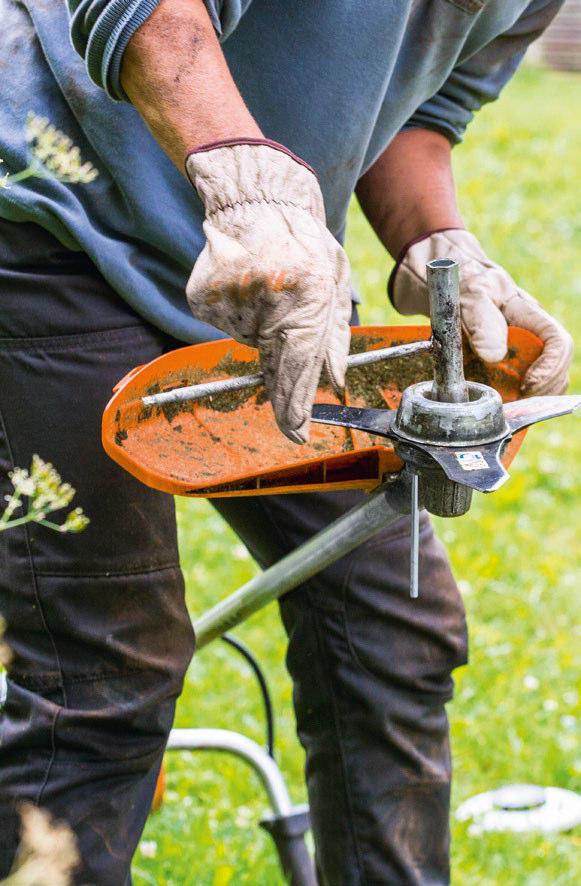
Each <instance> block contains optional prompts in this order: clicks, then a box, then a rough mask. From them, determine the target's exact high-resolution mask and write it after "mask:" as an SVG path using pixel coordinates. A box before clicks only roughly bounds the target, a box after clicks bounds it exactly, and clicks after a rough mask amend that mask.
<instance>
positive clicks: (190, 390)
mask: <svg viewBox="0 0 581 886" xmlns="http://www.w3.org/2000/svg"><path fill="white" fill-rule="evenodd" d="M431 349H432V342H431V341H414V342H410V343H409V344H406V345H397V347H393V348H378V349H377V350H376V351H365V352H364V353H362V354H351V356H350V357H348V358H347V368H348V369H352V368H353V367H355V366H367V365H368V364H369V363H379V362H380V361H382V360H393V359H394V358H396V357H407V356H409V355H410V354H415V353H417V352H418V351H430V350H431ZM263 383H264V377H263V375H262V373H257V374H255V375H241V376H239V377H238V378H226V379H223V380H222V381H211V382H207V383H206V384H201V385H189V386H188V387H183V388H174V389H173V390H172V391H163V393H161V394H151V395H150V396H148V397H143V398H142V403H143V405H144V406H164V405H165V404H167V403H183V402H185V401H193V400H201V399H202V398H203V397H212V396H216V395H217V394H225V393H228V392H229V391H240V390H242V389H244V388H257V387H258V386H259V385H261V384H263Z"/></svg>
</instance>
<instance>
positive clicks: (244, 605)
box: [194, 471, 410, 649]
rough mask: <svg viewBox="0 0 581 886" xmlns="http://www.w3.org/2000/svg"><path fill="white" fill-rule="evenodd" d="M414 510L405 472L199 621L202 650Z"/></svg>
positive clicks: (214, 607)
mask: <svg viewBox="0 0 581 886" xmlns="http://www.w3.org/2000/svg"><path fill="white" fill-rule="evenodd" d="M409 508H410V480H409V477H408V475H407V473H406V472H405V471H403V472H402V473H401V474H400V475H399V477H398V478H397V480H395V481H394V482H393V483H389V484H386V485H384V486H382V487H380V488H379V489H378V490H377V491H376V492H373V493H372V494H371V495H370V496H368V497H366V499H365V500H364V501H363V502H362V503H361V504H360V505H357V506H356V507H355V508H353V509H352V510H351V511H349V512H348V513H347V514H345V516H343V517H340V518H339V519H338V520H335V522H334V523H331V525H330V526H328V527H327V528H326V529H323V530H322V531H321V532H319V533H317V535H315V536H313V538H311V539H310V540H309V541H307V542H305V543H304V544H303V545H301V546H300V547H299V548H297V549H296V550H295V551H293V552H292V553H291V554H288V555H287V556H286V557H284V558H283V559H282V560H279V562H278V563H275V564H274V565H273V566H271V567H270V568H269V569H267V570H266V571H265V572H262V573H260V574H259V575H257V576H255V577H254V578H253V579H251V580H250V581H249V582H247V583H246V584H245V585H243V586H242V587H241V588H239V589H238V590H237V591H234V593H233V594H230V596H229V597H226V599H225V600H221V601H220V602H219V603H217V604H216V605H215V606H213V607H212V609H209V610H208V611H207V612H205V613H203V615H201V616H200V617H199V618H198V619H196V620H195V621H194V631H195V634H196V645H197V648H198V649H201V648H202V647H203V646H206V645H207V644H208V643H210V642H211V641H212V640H215V639H216V638H217V637H220V636H221V635H222V634H224V633H225V632H226V631H229V630H230V628H233V627H234V626H235V625H237V624H240V622H242V621H245V619H247V618H248V617H249V616H250V615H252V614H253V613H254V612H257V611H258V610H259V609H262V607H263V606H266V604H267V603H270V602H271V601H272V600H276V599H277V598H278V597H281V596H282V595H283V594H286V593H287V592H288V591H292V590H293V589H294V588H296V587H298V586H299V585H300V584H302V583H303V582H305V581H307V579H309V578H311V577H312V576H313V575H316V574H317V572H320V571H321V570H322V569H324V568H325V567H326V566H329V564H331V563H334V562H335V561H336V560H339V559H340V558H341V557H343V556H345V554H348V553H349V552H350V551H352V550H353V549H354V548H356V547H358V546H359V545H360V544H363V542H365V541H367V539H369V538H371V536H373V535H375V534H376V533H377V532H379V530H380V529H384V528H385V527H386V526H388V525H389V524H390V523H393V521H394V520H397V518H398V517H401V516H402V515H403V514H407V513H409Z"/></svg>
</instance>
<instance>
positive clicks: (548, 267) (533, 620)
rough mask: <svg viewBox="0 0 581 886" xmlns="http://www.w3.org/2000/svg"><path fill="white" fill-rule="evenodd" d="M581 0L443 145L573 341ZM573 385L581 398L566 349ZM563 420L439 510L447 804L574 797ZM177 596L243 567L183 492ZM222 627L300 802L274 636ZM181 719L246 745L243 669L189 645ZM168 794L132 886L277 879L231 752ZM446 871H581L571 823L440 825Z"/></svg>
mask: <svg viewBox="0 0 581 886" xmlns="http://www.w3.org/2000/svg"><path fill="white" fill-rule="evenodd" d="M579 70H581V0H569V2H568V3H566V4H565V7H564V9H563V11H562V13H561V14H560V16H559V18H558V19H557V20H556V22H555V24H554V25H553V27H552V28H551V29H550V30H549V31H548V32H547V34H546V36H545V37H544V38H543V40H542V41H541V42H540V44H538V45H535V46H534V47H533V50H532V51H531V53H530V57H529V58H528V59H527V62H526V63H525V64H524V65H523V67H522V68H521V70H520V71H519V73H518V74H517V76H516V78H515V79H514V81H513V82H512V83H511V84H510V85H509V86H508V87H507V89H506V90H505V92H504V94H503V96H502V98H501V99H500V101H499V102H497V103H496V104H495V105H491V106H489V107H487V108H485V109H484V110H483V111H482V112H481V113H480V114H479V115H478V117H477V119H476V120H475V122H474V123H473V124H472V126H471V127H470V128H469V131H468V135H467V138H466V141H465V143H464V145H462V146H460V147H459V148H457V149H456V150H455V151H454V165H455V171H456V176H457V181H458V186H459V192H460V201H461V208H462V211H463V213H464V218H465V221H466V224H467V226H468V227H469V228H470V229H471V230H472V231H473V232H474V233H475V234H476V235H477V237H479V238H480V240H481V241H482V244H483V246H484V249H485V250H486V251H487V252H488V253H489V255H491V257H493V258H495V259H496V260H497V261H498V262H500V263H501V264H502V265H504V266H505V267H506V268H507V269H508V270H509V271H510V272H511V273H512V275H513V276H514V277H515V279H516V280H517V281H518V282H519V284H520V285H522V286H523V287H524V288H526V289H527V290H528V291H529V292H531V293H532V294H533V295H535V296H536V297H537V298H538V299H539V300H541V301H542V302H543V303H544V304H545V305H546V307H547V309H548V310H549V311H551V313H553V314H554V315H555V316H556V317H558V318H559V319H560V320H561V321H562V322H563V323H564V324H565V325H566V326H567V327H568V328H569V330H570V331H571V333H572V334H573V337H574V338H575V339H576V341H577V342H580V341H581V317H580V313H579V309H578V304H579V299H580V298H581V279H580V276H579V252H578V250H579V244H580V239H579V234H580V225H581V223H580V216H579V185H580V180H581V160H580V157H581V151H580V138H581V117H580V115H579V105H580V86H581V80H580V75H579V74H578V73H575V71H579ZM347 248H348V252H349V255H350V257H351V260H352V263H353V272H354V277H355V282H356V285H357V287H358V288H359V291H360V293H361V295H362V298H363V306H362V311H361V315H362V322H363V323H380V324H396V323H399V322H402V320H401V318H399V317H398V316H397V315H396V314H395V312H394V311H393V309H392V308H391V307H390V306H389V304H388V301H387V298H386V295H385V284H386V280H387V276H388V274H389V270H390V266H391V262H390V260H389V258H388V256H387V255H386V254H385V252H384V251H383V249H382V247H381V246H380V245H379V243H378V242H377V241H376V239H375V237H374V235H373V233H372V232H371V230H370V229H369V227H368V226H367V223H366V222H365V220H364V219H363V217H362V215H361V213H360V212H359V210H358V208H357V206H356V205H353V206H352V209H351V216H350V225H349V232H348V242H347ZM571 389H572V390H575V391H580V390H581V361H580V360H579V356H577V358H576V361H575V365H574V369H573V373H572V385H571ZM580 437H581V425H580V424H579V417H577V419H575V418H573V417H567V418H563V419H559V420H558V421H556V422H552V423H550V424H548V425H546V426H545V425H540V426H539V427H538V428H537V429H535V431H534V432H533V433H531V434H530V435H529V436H528V437H527V439H526V441H525V444H524V446H523V448H522V450H521V453H520V455H519V457H518V458H517V460H516V462H515V465H514V467H513V470H512V477H511V480H510V482H509V483H508V484H507V485H506V486H505V487H504V488H503V489H502V490H501V491H500V492H498V493H496V494H495V495H494V496H488V497H485V496H477V497H476V502H475V504H474V506H473V507H472V510H471V511H470V513H469V514H468V515H467V516H466V517H463V518H460V519H458V520H448V521H443V520H440V521H437V529H438V532H439V534H440V537H441V538H442V539H443V541H444V542H445V543H446V545H447V547H448V551H449V553H450V556H451V559H452V563H453V566H454V570H455V574H456V577H457V579H458V581H459V583H460V587H461V589H462V592H463V595H464V599H465V603H466V607H467V610H468V615H469V622H470V628H471V664H470V666H469V667H468V668H464V669H462V670H460V671H458V672H457V674H456V684H457V689H456V698H455V700H454V702H453V703H452V704H451V705H450V709H449V713H450V717H451V722H452V733H453V753H454V761H455V791H454V807H455V808H456V807H457V805H458V804H459V803H460V802H461V801H462V800H464V799H466V798H467V797H469V796H471V795H473V794H475V793H477V792H480V791H485V790H489V789H494V788H497V787H500V786H502V785H503V784H508V783H511V782H512V783H514V782H533V783H536V784H540V785H556V786H559V787H565V788H570V789H572V790H581V747H580V743H579V734H578V731H577V729H578V724H579V720H578V714H579V666H580V664H581V656H580V653H579V650H580V648H581V642H580V639H581V637H580V634H581V620H580V619H579V615H580V609H581V604H580V598H579V594H578V588H579V586H580V584H581V538H580V529H579V527H580V526H581V487H580V482H579V452H580V445H579V440H580ZM179 513H180V538H181V552H182V558H183V561H182V562H183V566H184V571H185V575H186V580H187V588H188V600H189V605H190V608H191V611H192V614H194V615H197V614H199V613H201V612H202V611H203V610H204V609H206V608H207V607H208V606H210V605H211V604H213V603H215V602H216V600H217V599H218V598H220V597H222V596H225V595H226V594H227V593H229V592H230V591H232V590H234V588H236V587H237V586H238V585H239V584H241V583H242V582H243V581H245V580H247V579H248V578H249V577H250V576H251V575H252V574H253V573H254V572H255V568H256V567H255V565H254V564H253V562H252V561H251V559H250V558H249V556H248V555H247V553H246V550H245V548H244V547H242V545H241V544H240V543H239V541H238V539H237V538H236V537H235V536H234V535H233V534H232V533H231V532H230V530H229V529H228V528H227V527H226V526H225V525H224V524H223V523H222V522H221V520H220V519H219V518H218V517H217V516H216V515H215V514H214V513H213V511H212V508H211V506H210V505H209V504H207V503H206V502H194V501H186V500H181V501H180V502H179ZM236 634H237V635H238V636H239V637H241V638H242V639H243V640H244V641H245V642H247V643H248V644H249V645H250V646H251V648H252V649H253V650H254V651H255V652H256V653H257V655H258V657H259V659H260V661H261V662H262V663H263V665H264V666H265V669H266V672H267V675H268V678H269V680H270V683H271V686H272V690H273V694H274V698H275V703H276V709H277V726H278V760H279V762H280V763H281V765H282V768H283V770H284V772H285V775H286V776H287V777H288V779H289V784H290V788H291V792H292V794H293V799H295V800H296V801H297V802H300V801H304V800H305V799H306V798H305V790H304V786H303V776H302V768H303V761H304V758H303V752H302V750H301V748H300V746H299V745H298V743H297V740H296V738H295V733H294V719H293V713H292V703H291V686H290V682H289V679H288V677H287V674H286V671H285V666H284V655H285V638H284V634H283V630H282V628H281V626H280V623H279V620H278V615H277V610H276V607H274V606H272V607H270V608H269V609H268V610H267V611H264V612H262V613H261V614H259V615H258V616H255V617H254V618H253V619H252V620H251V621H250V622H249V623H247V624H245V625H244V626H243V627H242V628H240V629H239V630H237V632H236ZM176 725H178V726H212V727H223V728H229V729H235V730H238V731H242V732H244V733H246V734H247V735H249V736H250V737H252V738H254V739H255V740H257V741H259V742H262V741H263V736H264V725H263V717H262V709H261V705H260V699H259V697H258V693H257V689H256V686H255V683H254V680H253V678H252V676H251V674H250V672H249V671H248V670H247V668H246V666H245V665H244V664H243V663H242V662H241V660H240V659H239V658H238V657H237V656H236V655H235V653H233V652H232V651H231V650H229V649H228V647H226V646H224V645H223V644H214V645H212V646H211V647H209V648H208V649H207V650H203V651H202V652H201V653H200V655H199V656H196V658H195V660H194V662H193V664H192V666H191V668H190V672H189V674H188V678H187V682H186V688H185V691H184V694H183V696H182V698H181V700H180V702H179V707H178V715H177V723H176ZM167 768H168V786H167V790H166V794H165V802H164V804H163V806H162V808H161V810H160V811H159V812H157V813H155V814H153V815H152V816H151V817H150V820H149V823H148V826H147V830H146V833H145V835H144V838H143V841H142V843H141V845H140V849H139V851H138V853H137V856H136V859H135V867H134V878H135V884H136V886H145V884H159V886H162V884H163V886H228V884H232V886H234V884H243V883H249V884H255V886H256V884H261V886H262V884H268V886H279V884H282V878H281V875H280V873H279V870H278V866H277V862H276V859H275V856H274V853H273V851H272V848H271V845H270V842H269V840H270V838H269V837H268V836H267V835H266V834H264V833H263V832H262V831H259V830H258V829H257V823H258V821H259V819H260V817H261V816H262V814H263V813H264V811H265V807H266V803H265V799H264V795H263V793H262V789H261V788H260V787H259V785H258V782H257V780H256V779H255V777H254V776H253V775H252V774H251V773H250V772H249V770H248V769H247V768H246V767H245V766H244V764H242V763H238V762H236V761H235V760H233V759H232V758H229V757H225V756H220V755H217V754H206V753H204V754H203V755H202V754H198V755H197V756H196V755H194V754H186V753H183V754H174V755H173V756H171V757H169V758H167ZM453 835H454V844H453V883H454V884H456V886H468V884H474V883H478V884H481V886H486V884H503V886H506V884H511V886H513V884H514V886H525V884H526V886H548V884H551V886H571V884H575V883H579V882H581V852H580V849H581V832H580V831H579V830H577V831H573V832H569V833H561V834H556V835H552V836H546V835H531V834H528V835H527V834H520V835H519V834H496V835H491V834H488V835H482V836H480V837H475V836H471V835H470V834H469V833H468V829H467V826H466V824H460V823H457V822H454V825H453Z"/></svg>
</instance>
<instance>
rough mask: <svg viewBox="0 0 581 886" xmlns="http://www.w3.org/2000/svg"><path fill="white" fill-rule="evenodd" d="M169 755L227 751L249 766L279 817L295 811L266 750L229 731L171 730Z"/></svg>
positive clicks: (277, 769)
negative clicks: (170, 753)
mask: <svg viewBox="0 0 581 886" xmlns="http://www.w3.org/2000/svg"><path fill="white" fill-rule="evenodd" d="M166 750H168V751H224V752H226V753H229V754H234V755H235V756H236V757H240V758H241V759H242V760H245V761H246V762H247V763H250V765H251V766H252V768H253V769H254V771H255V772H256V773H257V774H258V776H259V777H260V780H261V781H262V784H263V785H264V788H265V790H266V792H267V794H268V798H269V800H270V805H271V806H272V810H273V812H275V813H276V815H288V814H289V813H291V812H293V810H294V807H293V804H292V801H291V798H290V796H289V793H288V790H287V786H286V784H285V782H284V779H283V777H282V774H281V771H280V769H279V768H278V766H277V765H276V763H275V762H274V760H273V759H272V757H270V756H269V755H268V754H267V753H266V751H265V750H263V748H261V747H260V745H258V744H256V742H255V741H252V740H251V739H250V738H246V736H245V735H240V734H239V733H238V732H231V731H230V730H229V729H172V731H171V732H170V735H169V739H168V743H167V748H166Z"/></svg>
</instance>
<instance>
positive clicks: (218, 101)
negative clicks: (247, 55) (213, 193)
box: [121, 0, 262, 171]
mask: <svg viewBox="0 0 581 886" xmlns="http://www.w3.org/2000/svg"><path fill="white" fill-rule="evenodd" d="M121 83H122V85H123V88H124V90H125V92H126V93H127V95H128V96H129V98H130V99H131V101H132V103H133V105H134V106H135V108H136V109H137V110H138V111H139V113H140V115H141V116H142V117H143V119H144V120H145V122H146V124H147V126H148V127H149V129H150V130H151V132H152V133H153V135H154V136H155V138H156V139H157V141H158V142H159V144H160V145H161V146H162V148H163V149H164V150H165V151H166V153H167V154H168V156H169V157H170V159H171V160H173V162H174V163H175V164H176V166H177V167H178V169H180V170H181V171H183V162H184V157H185V156H186V153H187V152H188V151H190V150H191V149H192V148H194V147H196V146H197V145H201V144H206V143H208V142H213V141H217V140H219V139H226V138H244V137H246V138H260V137H261V135H262V133H261V130H260V128H259V126H258V124H257V123H256V121H255V120H254V118H253V117H252V115H251V114H250V112H249V110H248V108H247V107H246V105H245V104H244V101H243V100H242V97H241V95H240V93H239V92H238V89H237V87H236V84H235V83H234V80H233V79H232V76H231V74H230V72H229V70H228V66H227V64H226V61H225V59H224V56H223V54H222V50H221V49H220V45H219V43H218V40H217V39H216V35H215V33H214V29H213V27H212V23H211V21H210V19H209V17H208V13H207V11H206V8H205V6H204V4H203V2H202V0H161V3H160V4H159V6H158V7H157V8H156V10H155V11H154V12H153V13H152V15H151V16H150V17H149V18H148V20H147V21H146V22H145V23H144V24H143V25H142V26H141V27H140V28H139V29H138V30H137V31H136V32H135V34H134V35H133V37H132V38H131V40H130V41H129V43H128V45H127V49H126V50H125V53H124V55H123V63H122V67H121Z"/></svg>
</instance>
